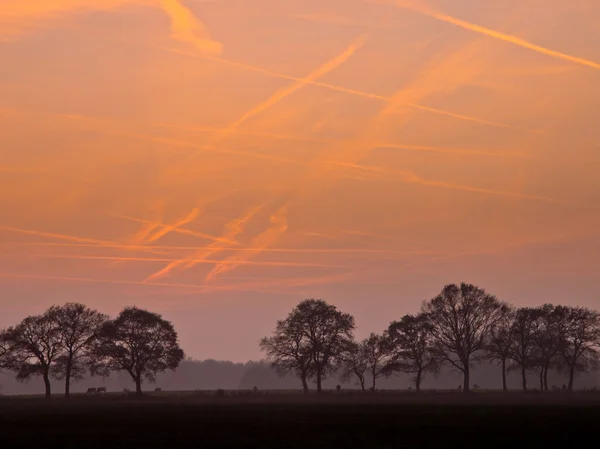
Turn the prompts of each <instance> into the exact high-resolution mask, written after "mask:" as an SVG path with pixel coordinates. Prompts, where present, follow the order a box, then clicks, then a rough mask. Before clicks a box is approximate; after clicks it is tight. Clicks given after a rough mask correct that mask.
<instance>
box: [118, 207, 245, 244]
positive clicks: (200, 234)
mask: <svg viewBox="0 0 600 449" xmlns="http://www.w3.org/2000/svg"><path fill="white" fill-rule="evenodd" d="M113 216H114V217H116V218H121V219H123V220H128V221H135V222H137V223H144V224H156V225H157V226H160V227H162V228H168V227H169V225H166V224H164V223H156V222H153V221H150V220H144V219H141V218H136V217H129V216H127V215H119V214H114V215H113ZM173 232H177V233H178V234H186V235H191V236H192V237H197V238H201V239H205V240H212V241H215V242H221V243H230V244H233V245H235V244H237V242H235V241H232V240H229V239H224V238H222V237H215V236H214V235H209V234H205V233H203V232H196V231H191V230H189V229H186V228H181V227H176V228H174V229H173Z"/></svg>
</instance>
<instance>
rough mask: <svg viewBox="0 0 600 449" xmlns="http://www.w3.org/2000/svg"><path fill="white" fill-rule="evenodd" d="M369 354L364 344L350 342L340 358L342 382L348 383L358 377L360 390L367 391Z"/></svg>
mask: <svg viewBox="0 0 600 449" xmlns="http://www.w3.org/2000/svg"><path fill="white" fill-rule="evenodd" d="M367 363H368V362H367V353H366V351H365V347H364V345H363V342H361V343H357V342H355V341H351V342H348V344H347V345H346V348H345V349H344V351H342V353H341V354H340V356H339V368H340V380H341V381H342V382H348V381H349V380H350V379H351V378H353V377H354V376H356V379H357V380H358V384H359V385H360V389H361V390H362V391H363V392H364V391H365V373H366V372H367V369H368V365H367Z"/></svg>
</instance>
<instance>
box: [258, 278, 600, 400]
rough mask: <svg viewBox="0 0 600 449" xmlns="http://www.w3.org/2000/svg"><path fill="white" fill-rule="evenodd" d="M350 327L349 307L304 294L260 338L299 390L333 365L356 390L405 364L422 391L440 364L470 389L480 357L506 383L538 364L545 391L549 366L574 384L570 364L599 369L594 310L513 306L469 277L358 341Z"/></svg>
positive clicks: (599, 335)
mask: <svg viewBox="0 0 600 449" xmlns="http://www.w3.org/2000/svg"><path fill="white" fill-rule="evenodd" d="M354 331H355V320H354V317H353V316H351V315H349V314H347V313H343V312H341V311H339V310H338V309H337V308H336V307H335V306H333V305H331V304H328V303H327V302H325V301H323V300H321V299H306V300H304V301H302V302H300V303H299V304H298V305H297V306H296V307H295V308H294V309H293V310H292V311H291V312H290V313H289V315H288V316H287V317H286V318H284V319H282V320H279V321H277V323H276V326H275V330H274V331H273V333H272V335H271V336H269V337H265V338H263V339H261V341H260V344H259V345H260V348H261V350H262V351H264V352H265V353H266V355H267V358H268V360H269V361H270V362H271V363H272V367H273V368H274V369H276V370H277V372H279V373H280V374H282V375H284V374H288V373H294V374H295V375H296V376H297V377H299V378H300V380H301V382H302V387H303V389H304V392H305V393H306V394H308V390H309V388H308V381H309V380H312V381H315V382H316V388H317V392H318V393H320V392H322V381H323V379H325V378H326V377H327V376H330V375H333V374H335V373H337V374H340V375H341V379H342V380H344V381H350V380H351V379H355V380H356V382H357V383H358V384H359V385H360V386H361V388H362V390H363V391H364V390H365V389H366V388H367V387H369V388H371V389H373V390H375V388H376V382H377V379H379V378H381V377H384V376H390V375H394V374H397V373H405V374H409V375H412V376H413V379H414V383H415V389H416V391H417V392H419V391H420V390H421V383H422V381H423V378H424V376H425V375H426V374H428V373H437V372H439V370H440V368H441V367H443V366H447V367H450V368H453V369H455V370H456V371H458V372H460V373H461V374H462V377H463V384H462V387H461V388H462V390H463V391H464V392H469V391H470V390H471V384H470V375H471V370H472V369H473V368H474V366H475V365H476V364H477V363H478V362H482V361H484V360H488V361H493V362H495V363H496V364H497V365H498V367H499V379H501V385H502V389H503V390H504V391H507V390H508V387H507V380H506V378H507V372H508V371H509V370H517V371H518V372H519V373H520V377H521V383H522V389H523V390H524V391H527V390H528V388H529V386H528V384H527V374H528V373H531V372H536V373H537V374H539V389H540V391H548V390H549V387H548V372H549V371H550V370H551V369H556V370H559V371H564V372H567V373H568V377H569V381H568V390H569V391H572V390H573V388H574V382H575V377H576V374H577V373H581V372H586V371H590V370H593V369H597V367H598V365H599V361H600V313H599V312H597V311H595V310H590V309H588V308H584V307H575V306H562V305H552V304H544V305H542V306H539V307H524V308H516V307H514V306H512V305H510V304H508V303H506V302H503V301H500V300H498V299H497V298H496V297H495V296H494V295H491V294H489V293H487V292H486V291H485V290H484V289H482V288H480V287H477V286H475V285H471V284H466V283H462V284H460V285H456V284H450V285H446V286H445V287H444V288H443V289H442V291H441V292H440V294H439V295H437V296H436V297H435V298H433V299H431V300H429V301H424V302H423V303H422V305H421V310H420V312H419V313H418V314H415V315H405V316H403V317H402V318H401V319H399V320H397V321H393V322H391V323H390V325H389V326H388V328H387V329H386V330H385V331H383V332H382V333H380V334H377V333H371V334H370V335H369V336H368V337H367V338H366V339H364V340H362V341H356V339H355V338H354ZM367 376H369V378H370V379H371V385H370V386H367V385H366V379H367Z"/></svg>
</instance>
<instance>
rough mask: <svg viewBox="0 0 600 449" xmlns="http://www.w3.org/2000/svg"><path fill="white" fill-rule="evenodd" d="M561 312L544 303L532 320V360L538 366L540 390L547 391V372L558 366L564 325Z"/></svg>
mask: <svg viewBox="0 0 600 449" xmlns="http://www.w3.org/2000/svg"><path fill="white" fill-rule="evenodd" d="M562 318H563V317H562V314H561V313H560V310H558V309H557V308H556V307H555V306H553V305H552V304H544V305H543V306H541V307H539V308H538V309H537V314H536V319H535V321H534V322H533V328H532V337H533V343H534V351H533V361H534V363H535V365H536V366H537V367H538V368H539V370H540V371H539V376H540V390H541V391H548V372H549V371H550V369H551V368H553V367H556V368H558V367H559V366H558V365H559V363H560V362H561V361H562V360H561V359H560V358H559V354H560V350H561V348H562V346H563V344H564V326H563V325H562V322H561V321H562Z"/></svg>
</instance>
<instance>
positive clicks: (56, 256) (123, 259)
mask: <svg viewBox="0 0 600 449" xmlns="http://www.w3.org/2000/svg"><path fill="white" fill-rule="evenodd" d="M13 256H14V254H13ZM32 256H33V257H39V258H43V259H75V260H110V261H119V262H149V263H158V262H161V263H163V262H177V261H179V260H180V259H173V258H166V257H119V256H85V255H76V254H34V255H32ZM189 261H190V262H193V263H194V264H210V265H214V264H218V265H221V264H222V265H235V266H238V265H264V266H272V267H321V268H347V267H348V266H347V265H332V264H320V263H311V262H258V261H253V260H243V261H238V260H217V259H197V258H190V259H189Z"/></svg>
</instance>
